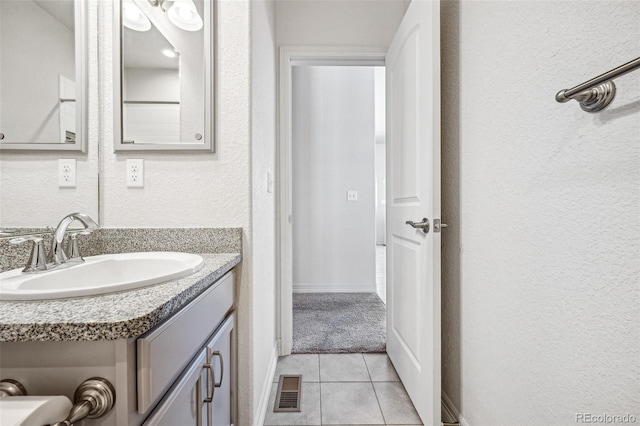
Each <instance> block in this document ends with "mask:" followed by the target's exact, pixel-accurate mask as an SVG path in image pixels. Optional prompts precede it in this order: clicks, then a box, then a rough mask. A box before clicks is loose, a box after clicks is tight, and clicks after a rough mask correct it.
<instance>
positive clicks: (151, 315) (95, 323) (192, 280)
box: [0, 253, 241, 342]
mask: <svg viewBox="0 0 640 426" xmlns="http://www.w3.org/2000/svg"><path fill="white" fill-rule="evenodd" d="M201 256H202V257H203V258H204V265H203V267H202V269H200V271H198V272H196V273H194V274H192V275H189V276H188V277H185V278H181V279H178V280H173V281H169V282H166V283H164V284H158V285H154V286H150V287H143V288H139V289H135V290H129V291H122V292H118V293H112V294H107V295H103V296H93V297H82V298H75V299H61V300H48V301H37V302H13V301H11V302H9V301H2V302H0V342H30V341H62V340H92V341H95V340H117V339H126V338H130V337H136V336H139V335H141V334H143V333H145V332H146V331H148V330H150V329H151V328H152V327H154V326H155V325H157V324H158V323H160V322H162V321H163V320H165V319H166V318H168V317H170V316H171V315H172V314H174V313H175V312H177V311H178V310H179V309H180V308H182V307H183V306H185V305H186V304H187V303H188V302H190V301H191V300H193V299H194V298H195V297H196V296H198V295H199V294H200V293H202V292H203V291H204V290H205V289H207V288H209V287H210V286H211V284H212V283H213V282H214V281H216V280H217V279H219V278H221V277H222V276H223V275H224V274H225V273H227V272H228V271H229V270H231V269H232V268H233V267H234V266H235V265H237V264H238V263H239V262H240V260H241V256H240V254H239V253H217V254H203V255H201Z"/></svg>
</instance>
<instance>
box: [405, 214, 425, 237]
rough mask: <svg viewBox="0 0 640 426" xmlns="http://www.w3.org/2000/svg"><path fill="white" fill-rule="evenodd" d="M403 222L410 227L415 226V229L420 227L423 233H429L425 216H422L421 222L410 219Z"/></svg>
mask: <svg viewBox="0 0 640 426" xmlns="http://www.w3.org/2000/svg"><path fill="white" fill-rule="evenodd" d="M405 224H407V225H409V226H410V227H412V228H415V229H422V232H424V233H425V234H428V233H429V226H430V225H429V219H427V218H426V217H425V218H422V222H418V223H416V222H414V221H412V220H408V221H406V222H405Z"/></svg>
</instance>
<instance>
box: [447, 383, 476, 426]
mask: <svg viewBox="0 0 640 426" xmlns="http://www.w3.org/2000/svg"><path fill="white" fill-rule="evenodd" d="M442 410H443V412H444V411H445V410H446V411H448V412H450V413H451V414H453V416H454V417H455V418H456V419H457V420H458V423H459V424H460V426H470V425H469V422H467V420H466V419H465V418H464V417H462V414H460V410H458V407H456V406H455V404H454V403H453V402H452V401H451V398H449V396H448V395H447V394H446V393H445V392H444V391H442Z"/></svg>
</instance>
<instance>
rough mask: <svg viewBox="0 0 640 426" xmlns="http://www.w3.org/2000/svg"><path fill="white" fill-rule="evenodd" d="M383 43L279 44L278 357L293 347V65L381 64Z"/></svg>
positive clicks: (383, 62)
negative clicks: (363, 44)
mask: <svg viewBox="0 0 640 426" xmlns="http://www.w3.org/2000/svg"><path fill="white" fill-rule="evenodd" d="M387 48H388V47H385V46H367V47H363V46H282V47H280V52H279V56H280V57H279V62H278V74H279V76H278V90H277V92H278V100H277V103H278V133H277V134H278V137H277V147H276V148H277V154H276V162H277V163H276V170H277V173H276V179H277V188H278V194H277V207H276V217H277V219H276V235H277V238H276V254H277V261H276V263H277V267H276V303H277V306H276V313H277V318H276V337H277V342H278V353H279V355H280V356H284V355H289V354H291V349H292V346H293V233H292V229H291V214H292V213H291V212H292V208H293V202H292V201H293V200H292V193H293V191H292V183H293V182H292V158H291V132H292V129H291V126H292V119H291V99H292V98H291V97H292V94H293V91H292V86H291V74H292V67H293V66H295V65H327V66H384V65H385V56H386V54H387Z"/></svg>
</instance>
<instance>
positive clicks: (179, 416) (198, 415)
mask: <svg viewBox="0 0 640 426" xmlns="http://www.w3.org/2000/svg"><path fill="white" fill-rule="evenodd" d="M206 359H207V352H206V350H204V349H203V350H202V351H200V352H199V353H198V355H197V356H196V358H195V359H194V360H193V361H192V362H191V364H189V366H188V367H187V368H186V369H185V371H184V372H183V374H182V375H181V377H180V378H179V379H178V380H177V381H176V383H175V384H174V385H173V386H172V388H171V389H170V390H169V392H168V393H167V394H166V395H165V396H164V398H163V399H162V400H161V401H160V404H159V405H158V406H157V407H156V408H155V409H154V410H153V412H152V413H151V415H150V416H149V417H148V418H147V420H146V421H145V422H144V423H143V425H144V426H176V425H180V426H191V425H196V426H202V425H203V422H202V419H203V418H204V417H205V415H206V411H205V406H204V404H203V395H204V386H205V381H206V380H207V374H206V373H205V368H204V365H205V362H206Z"/></svg>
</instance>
